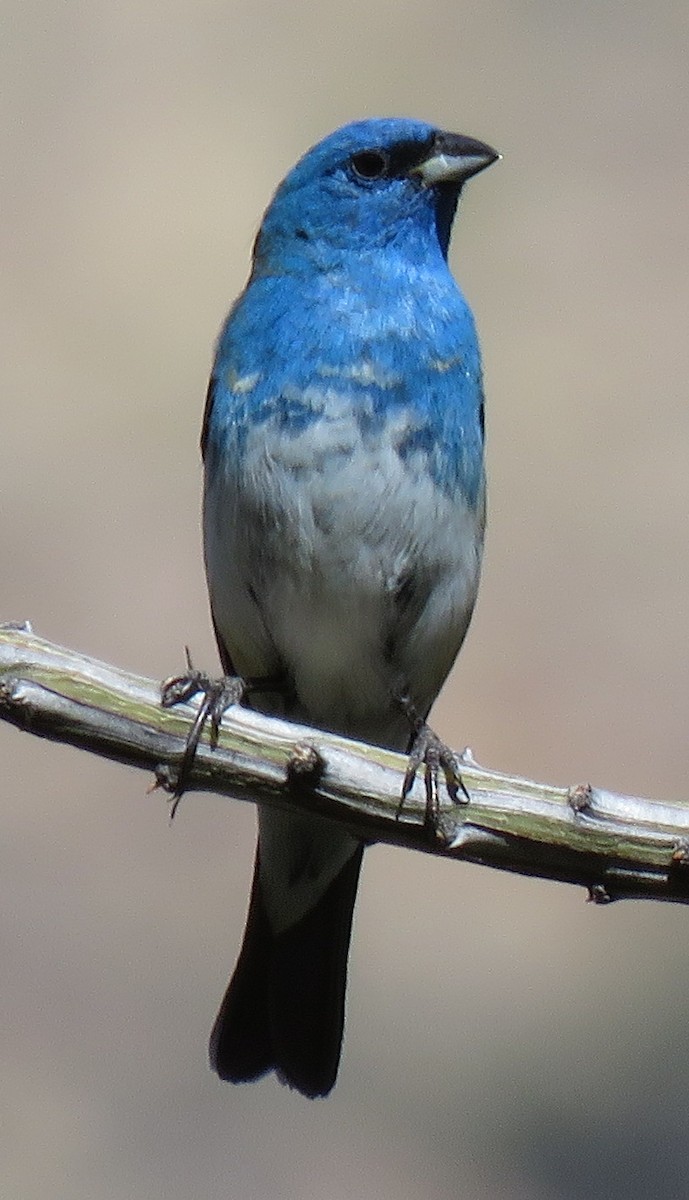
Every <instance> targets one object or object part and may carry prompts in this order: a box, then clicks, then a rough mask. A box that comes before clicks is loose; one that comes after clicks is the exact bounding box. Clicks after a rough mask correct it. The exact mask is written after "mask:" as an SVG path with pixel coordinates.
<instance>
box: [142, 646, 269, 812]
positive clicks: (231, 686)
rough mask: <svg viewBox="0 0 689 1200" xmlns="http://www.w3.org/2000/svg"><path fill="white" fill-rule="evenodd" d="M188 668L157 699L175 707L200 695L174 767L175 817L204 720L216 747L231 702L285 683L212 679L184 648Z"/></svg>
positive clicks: (168, 681)
mask: <svg viewBox="0 0 689 1200" xmlns="http://www.w3.org/2000/svg"><path fill="white" fill-rule="evenodd" d="M185 650H186V656H187V670H186V672H185V673H184V674H183V675H173V676H171V678H170V679H166V680H164V682H163V683H162V684H161V685H160V701H161V704H162V706H163V708H174V706H175V705H176V704H186V703H187V702H188V701H189V700H192V699H193V698H194V696H198V695H202V696H203V699H202V701H201V704H200V705H199V709H198V712H197V714H196V717H195V718H194V724H193V725H192V727H191V729H190V731H189V736H188V737H187V743H186V746H185V747H184V753H183V754H182V759H181V762H180V764H179V768H178V770H177V774H176V778H175V785H174V789H173V791H172V794H171V799H172V809H171V813H170V815H171V817H174V815H175V812H176V811H177V805H178V804H179V802H180V800H181V799H182V796H183V795H184V792H185V791H186V788H187V784H188V782H189V776H190V773H191V768H192V766H193V764H194V757H195V755H196V751H197V749H198V745H199V742H200V740H201V735H202V733H203V730H204V727H205V725H206V722H209V723H210V744H211V749H212V750H215V747H216V746H217V744H218V737H219V735H220V723H221V721H222V719H223V716H224V715H225V713H226V712H227V709H228V708H231V707H232V705H233V704H241V702H242V700H243V699H244V697H245V696H247V695H248V694H249V693H250V692H260V691H279V690H281V687H282V686H284V683H283V682H282V681H279V680H277V679H272V678H270V679H268V678H262V679H243V678H242V677H241V676H240V675H223V676H221V677H220V678H218V679H213V678H211V676H210V675H207V674H206V673H205V672H204V671H197V670H196V669H195V667H194V664H193V663H192V661H191V656H190V654H189V649H188V648H187V647H185Z"/></svg>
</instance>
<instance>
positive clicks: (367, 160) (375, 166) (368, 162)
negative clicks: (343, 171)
mask: <svg viewBox="0 0 689 1200" xmlns="http://www.w3.org/2000/svg"><path fill="white" fill-rule="evenodd" d="M388 165H389V160H388V156H387V154H384V153H383V151H382V150H362V151H361V153H360V154H354V155H353V156H352V169H353V171H354V174H355V175H358V176H359V178H360V179H382V177H383V175H384V174H385V172H386V171H387V169H388Z"/></svg>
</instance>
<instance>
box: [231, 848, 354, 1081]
mask: <svg viewBox="0 0 689 1200" xmlns="http://www.w3.org/2000/svg"><path fill="white" fill-rule="evenodd" d="M362 853H363V846H360V847H359V848H358V849H357V851H356V852H355V853H354V854H353V855H352V857H351V858H350V859H349V861H348V862H347V863H346V864H345V866H344V867H343V868H342V870H341V871H340V874H339V875H338V876H337V877H336V878H335V879H334V880H333V882H332V883H331V884H330V887H329V888H328V890H327V891H326V892H325V894H324V895H323V897H322V899H321V900H320V901H319V903H318V904H317V905H316V907H315V908H313V909H312V910H311V911H310V912H309V913H307V914H306V916H305V917H302V919H301V921H299V922H298V923H297V924H296V925H294V926H292V928H291V929H288V930H287V931H286V932H284V933H280V934H278V935H275V934H274V933H273V932H272V930H271V928H270V925H269V923H268V917H267V915H266V911H265V908H264V907H263V901H262V899H261V893H260V887H259V884H258V857H257V859H256V867H255V870H254V882H253V887H252V889H251V901H250V904H249V915H248V917H247V923H246V932H245V934H244V942H243V944H242V949H241V953H240V955H239V961H238V962H237V966H236V968H235V972H234V975H233V976H232V979H231V981H230V985H229V987H228V989H227V992H226V993H225V998H224V1000H223V1002H222V1005H221V1006H220V1012H219V1013H218V1016H217V1019H216V1022H215V1025H214V1027H213V1032H212V1034H211V1040H210V1061H211V1066H212V1067H213V1069H214V1070H215V1071H217V1073H218V1075H219V1076H220V1078H221V1079H227V1080H229V1081H230V1082H232V1083H244V1082H248V1081H249V1080H252V1079H258V1077H259V1076H260V1075H264V1074H265V1072H266V1071H270V1070H274V1071H276V1072H277V1074H278V1077H279V1078H280V1079H281V1080H282V1082H283V1083H287V1084H289V1086H290V1087H293V1088H297V1090H298V1091H300V1092H303V1094H304V1095H305V1096H310V1097H315V1096H327V1094H328V1092H329V1091H330V1090H331V1088H332V1086H333V1084H334V1083H335V1078H336V1076H337V1068H338V1064H339V1061H340V1049H341V1046H342V1031H343V1027H344V1006H345V985H346V982H347V955H348V952H349V939H350V934H351V928H352V915H353V912H354V901H355V898H356V888H357V882H358V879H359V869H360V867H361V856H362Z"/></svg>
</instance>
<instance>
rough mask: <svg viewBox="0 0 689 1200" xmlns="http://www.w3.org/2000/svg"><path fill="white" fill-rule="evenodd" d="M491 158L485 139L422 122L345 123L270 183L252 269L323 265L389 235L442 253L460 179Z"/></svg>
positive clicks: (384, 242)
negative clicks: (276, 181) (278, 180)
mask: <svg viewBox="0 0 689 1200" xmlns="http://www.w3.org/2000/svg"><path fill="white" fill-rule="evenodd" d="M498 157H499V156H498V154H497V153H496V151H495V150H492V149H491V148H490V146H486V145H485V144H484V143H483V142H477V141H475V140H474V139H473V138H468V137H464V136H463V135H462V134H456V133H445V132H442V131H441V130H438V129H435V128H434V127H433V126H432V125H427V124H426V123H425V122H423V121H412V120H406V119H402V118H387V119H378V120H367V121H357V122H354V123H353V124H351V125H345V126H343V128H342V129H338V130H336V131H335V133H332V134H330V136H329V137H327V138H325V139H324V140H323V141H322V142H319V143H318V145H316V146H314V147H313V148H312V149H311V150H309V151H308V152H307V153H306V154H305V155H304V157H303V158H302V159H300V161H299V162H298V163H297V165H296V166H295V167H294V168H293V170H292V171H290V173H289V175H287V177H286V179H285V180H284V181H283V183H282V184H281V185H280V187H279V188H278V190H277V192H276V194H275V196H274V198H273V201H272V203H271V205H270V207H269V208H268V210H267V212H266V214H265V217H264V220H263V225H262V228H261V232H260V234H259V236H258V238H257V239H256V246H255V249H254V273H255V274H273V273H274V272H278V273H282V272H283V271H284V270H288V271H290V272H293V271H298V270H299V268H300V266H301V264H303V266H304V269H308V270H313V268H314V266H315V267H318V268H320V269H329V268H332V267H335V266H337V264H338V262H339V261H340V260H341V259H342V258H343V256H345V255H346V256H347V257H349V256H351V255H364V256H367V255H369V254H371V253H372V254H375V253H376V252H377V251H378V250H380V249H381V248H383V247H386V246H389V245H390V243H391V242H396V243H399V245H400V249H403V250H404V251H406V252H407V253H408V252H409V250H410V249H411V250H415V249H416V248H417V247H419V246H420V245H421V246H423V250H424V252H425V253H426V254H428V253H431V254H432V253H433V252H434V251H435V250H436V249H437V252H438V254H440V255H442V256H443V257H446V255H447V250H448V245H449V241H450V230H451V226H452V219H453V217H454V214H455V210H456V207H457V201H458V200H459V195H460V192H461V190H462V186H463V184H464V183H465V182H466V180H467V179H469V178H470V177H471V176H472V175H475V174H477V172H478V171H481V170H483V168H484V167H488V166H490V164H491V163H492V162H495V160H496V159H497V158H498Z"/></svg>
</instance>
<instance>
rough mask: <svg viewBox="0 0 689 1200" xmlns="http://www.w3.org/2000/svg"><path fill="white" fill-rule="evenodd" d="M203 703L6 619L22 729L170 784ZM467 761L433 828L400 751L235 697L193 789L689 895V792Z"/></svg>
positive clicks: (392, 835)
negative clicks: (554, 780) (668, 794)
mask: <svg viewBox="0 0 689 1200" xmlns="http://www.w3.org/2000/svg"><path fill="white" fill-rule="evenodd" d="M196 710H197V704H196V702H192V703H191V704H185V705H181V706H179V707H178V708H174V709H164V708H162V707H161V704H160V685H159V684H158V683H156V682H155V681H153V680H150V679H144V678H141V677H139V676H136V675H131V674H128V673H127V672H125V671H121V670H119V669H118V668H117V667H112V666H108V665H107V664H105V663H101V662H98V661H96V660H95V659H91V658H87V657H85V656H84V655H80V654H77V653H75V652H74V651H71V650H66V649H63V648H62V647H60V646H56V645H54V644H52V643H51V642H48V641H45V640H43V639H42V638H38V637H36V636H35V635H34V634H33V632H32V631H31V629H30V627H29V626H28V625H4V626H0V717H1V718H2V719H4V720H6V721H9V722H10V723H11V724H13V725H16V726H17V727H18V728H19V729H23V730H25V731H27V732H30V733H33V734H36V735H38V736H39V737H46V738H49V739H52V740H53V741H59V742H66V743H68V744H70V745H72V746H78V747H79V748H80V749H83V750H89V751H90V752H91V753H93V754H99V755H102V756H104V757H106V758H111V759H115V760H116V761H117V762H122V763H128V764H129V765H130V766H135V767H140V768H143V769H144V770H148V771H152V772H153V773H154V774H155V777H156V781H157V783H158V784H159V785H160V786H162V787H164V788H166V789H167V790H168V791H171V790H173V789H174V785H175V781H176V769H177V766H178V765H179V763H180V760H181V757H182V754H183V751H184V747H185V744H186V738H187V735H188V733H189V730H190V728H191V726H192V724H193V720H194V715H195V713H196ZM462 763H463V765H462V779H463V781H464V784H465V786H466V788H467V791H468V793H469V795H470V798H471V799H470V803H469V804H457V805H453V804H451V803H450V802H449V800H447V798H445V800H446V803H444V802H442V798H441V802H442V807H441V815H440V821H439V828H438V830H437V833H436V834H435V835H434V836H431V835H430V834H429V832H428V830H427V828H426V826H425V824H424V814H425V793H424V788H423V781H422V780H417V781H416V783H415V784H414V787H413V789H412V792H411V794H410V796H409V797H408V799H407V800H406V801H405V804H404V808H403V810H402V812H401V813H398V808H399V797H400V794H401V788H402V780H403V778H404V771H405V768H406V760H405V758H404V757H403V756H401V755H399V754H394V753H392V752H390V751H387V750H382V749H380V748H379V747H374V746H366V745H363V744H361V743H358V742H351V741H347V740H346V739H344V738H340V737H335V736H333V735H332V734H327V733H323V732H321V731H320V730H315V729H308V728H306V727H304V726H298V725H292V724H289V723H288V722H286V721H281V720H277V719H275V718H272V717H266V716H263V715H262V714H261V713H256V712H253V711H252V710H250V709H247V708H240V707H235V708H233V709H231V710H230V712H229V713H228V714H227V715H226V716H225V718H224V719H223V722H222V728H221V734H220V742H219V745H218V747H217V748H216V749H215V750H211V748H210V746H209V744H208V738H207V735H206V734H204V737H203V738H202V741H201V744H200V745H199V748H198V751H197V754H196V758H195V761H194V765H193V768H192V770H191V773H190V777H189V784H188V789H187V790H203V791H209V792H217V793H219V794H221V795H224V796H229V797H232V798H233V799H238V800H250V801H252V802H254V803H257V802H260V803H261V804H274V805H277V806H281V807H289V808H292V809H294V808H298V809H300V810H302V811H304V812H315V813H320V814H322V815H326V816H328V817H330V818H331V819H333V820H335V821H338V822H340V823H342V824H343V825H344V826H346V827H347V828H348V829H349V830H350V831H351V832H352V833H353V834H355V835H356V836H358V837H360V838H362V839H364V840H367V841H384V842H389V843H392V844H395V845H398V846H406V847H407V848H409V849H414V850H423V851H426V852H427V853H431V854H438V855H442V856H444V857H450V858H457V859H461V860H465V861H468V862H473V863H480V864H483V865H485V866H491V867H497V868H500V869H501V870H506V871H514V872H518V873H519V874H523V875H533V876H538V877H541V878H544V879H555V880H560V881H562V882H565V883H574V884H579V885H581V886H583V887H585V888H587V889H588V892H589V896H590V898H591V899H592V900H594V901H595V902H597V903H608V902H610V901H611V900H617V899H621V898H623V897H630V896H631V897H636V898H639V899H641V898H646V899H655V900H668V901H674V902H677V903H682V904H686V903H688V902H689V805H683V804H678V803H671V804H669V803H661V802H659V801H656V800H644V799H641V798H638V797H632V796H621V795H616V794H615V793H614V792H609V791H605V790H603V789H601V788H592V787H590V786H589V785H588V784H580V785H577V786H575V787H570V788H562V787H551V786H550V785H548V784H541V783H534V782H531V781H529V780H526V779H520V778H517V777H514V776H509V775H504V774H502V773H499V772H497V771H491V770H487V769H486V768H485V767H481V766H479V765H478V763H476V762H475V761H474V759H473V758H472V756H471V754H470V753H469V752H465V754H464V755H463V756H462Z"/></svg>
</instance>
